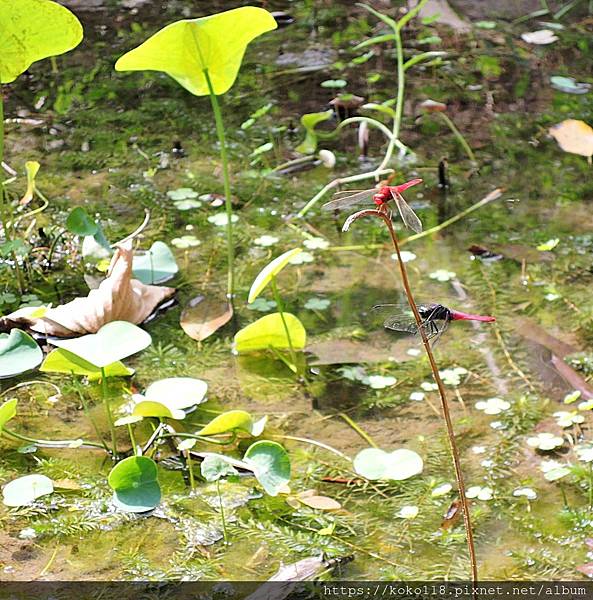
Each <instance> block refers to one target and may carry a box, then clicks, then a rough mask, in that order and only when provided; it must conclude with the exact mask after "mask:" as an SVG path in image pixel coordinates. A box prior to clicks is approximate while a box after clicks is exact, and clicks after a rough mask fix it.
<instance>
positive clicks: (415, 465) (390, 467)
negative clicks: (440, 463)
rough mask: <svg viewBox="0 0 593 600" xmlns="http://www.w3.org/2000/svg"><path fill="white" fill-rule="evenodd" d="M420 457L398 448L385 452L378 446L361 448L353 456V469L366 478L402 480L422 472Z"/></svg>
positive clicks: (410, 451)
mask: <svg viewBox="0 0 593 600" xmlns="http://www.w3.org/2000/svg"><path fill="white" fill-rule="evenodd" d="M423 468H424V465H423V462H422V458H420V456H419V455H418V454H416V452H413V451H412V450H407V449H405V448H399V449H398V450H394V451H393V452H385V451H384V450H380V449H379V448H366V449H365V450H361V451H360V452H359V453H358V454H357V455H356V457H355V458H354V470H355V471H356V472H357V473H358V474H359V475H362V476H363V477H365V478H366V479H370V480H376V479H391V480H394V481H402V480H404V479H409V478H410V477H414V475H418V474H419V473H422V469H423Z"/></svg>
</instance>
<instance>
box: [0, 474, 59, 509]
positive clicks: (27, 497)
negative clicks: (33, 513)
mask: <svg viewBox="0 0 593 600" xmlns="http://www.w3.org/2000/svg"><path fill="white" fill-rule="evenodd" d="M53 491H54V484H53V482H52V480H51V479H50V478H49V477H46V476H45V475H37V474H33V475H25V476H24V477H19V478H18V479H14V480H13V481H10V482H9V483H7V484H6V485H5V486H4V490H2V495H3V500H4V504H6V506H26V505H27V504H32V503H33V502H35V500H37V498H41V496H47V494H51V493H52V492H53Z"/></svg>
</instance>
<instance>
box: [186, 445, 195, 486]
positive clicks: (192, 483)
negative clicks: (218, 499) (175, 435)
mask: <svg viewBox="0 0 593 600" xmlns="http://www.w3.org/2000/svg"><path fill="white" fill-rule="evenodd" d="M185 460H186V462H187V470H188V472H189V487H190V489H191V490H192V491H193V490H194V489H195V487H196V481H195V479H194V470H193V468H192V467H193V465H192V459H191V452H190V451H189V450H186V452H185Z"/></svg>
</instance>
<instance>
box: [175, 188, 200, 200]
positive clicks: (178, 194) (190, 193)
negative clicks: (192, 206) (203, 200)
mask: <svg viewBox="0 0 593 600" xmlns="http://www.w3.org/2000/svg"><path fill="white" fill-rule="evenodd" d="M198 195H199V194H198V192H196V191H195V190H192V188H178V189H176V190H169V191H168V192H167V197H168V198H170V199H171V200H192V199H194V198H197V197H198Z"/></svg>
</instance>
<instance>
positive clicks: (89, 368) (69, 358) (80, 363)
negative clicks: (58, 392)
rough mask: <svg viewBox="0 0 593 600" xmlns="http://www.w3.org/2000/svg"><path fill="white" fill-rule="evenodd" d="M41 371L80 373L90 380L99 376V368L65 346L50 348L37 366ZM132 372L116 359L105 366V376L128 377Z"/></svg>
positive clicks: (132, 370)
mask: <svg viewBox="0 0 593 600" xmlns="http://www.w3.org/2000/svg"><path fill="white" fill-rule="evenodd" d="M39 370H40V371H42V372H43V373H68V374H71V375H82V376H84V377H88V378H89V380H90V381H96V380H97V379H100V378H101V369H100V368H99V367H96V366H95V365H93V364H92V363H90V362H88V361H86V360H84V359H83V358H81V357H80V356H78V355H76V354H73V353H72V352H69V351H68V350H66V349H65V348H56V349H55V350H52V351H51V352H50V353H49V354H48V355H47V356H46V357H45V360H44V361H43V364H42V365H41V366H40V367H39ZM133 374H134V369H129V368H128V367H126V365H124V364H123V363H122V362H120V361H117V362H114V363H111V364H110V365H107V366H106V367H105V375H106V376H107V377H129V376H130V375H133Z"/></svg>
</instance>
